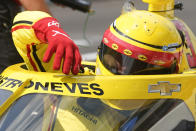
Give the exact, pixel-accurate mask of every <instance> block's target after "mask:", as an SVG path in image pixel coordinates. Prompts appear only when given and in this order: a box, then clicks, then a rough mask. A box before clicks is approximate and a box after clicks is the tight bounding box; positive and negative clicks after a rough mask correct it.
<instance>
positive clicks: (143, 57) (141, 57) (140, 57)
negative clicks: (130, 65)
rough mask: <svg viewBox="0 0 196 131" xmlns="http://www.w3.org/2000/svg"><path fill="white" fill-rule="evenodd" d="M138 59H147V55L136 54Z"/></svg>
mask: <svg viewBox="0 0 196 131" xmlns="http://www.w3.org/2000/svg"><path fill="white" fill-rule="evenodd" d="M138 59H139V60H141V61H145V60H147V57H146V56H145V55H138Z"/></svg>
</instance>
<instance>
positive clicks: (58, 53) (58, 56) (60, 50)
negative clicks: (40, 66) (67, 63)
mask: <svg viewBox="0 0 196 131" xmlns="http://www.w3.org/2000/svg"><path fill="white" fill-rule="evenodd" d="M63 55H64V48H63V46H58V48H57V50H56V54H55V58H54V63H53V69H54V70H59V68H60V66H61V61H62V58H63Z"/></svg>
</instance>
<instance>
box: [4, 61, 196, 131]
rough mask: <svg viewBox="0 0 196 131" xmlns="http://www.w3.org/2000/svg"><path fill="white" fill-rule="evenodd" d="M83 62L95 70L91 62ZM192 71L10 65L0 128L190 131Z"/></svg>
mask: <svg viewBox="0 0 196 131" xmlns="http://www.w3.org/2000/svg"><path fill="white" fill-rule="evenodd" d="M83 64H84V66H88V67H89V68H90V69H91V70H90V71H93V70H94V69H95V63H93V62H91V63H89V62H83ZM195 73H196V71H195V70H190V71H187V72H184V73H183V74H171V75H135V76H130V75H127V76H126V75H123V76H120V75H116V76H101V75H97V76H96V75H93V73H90V75H89V73H88V74H87V75H86V74H85V73H81V74H79V75H77V76H74V75H67V76H66V75H62V74H60V73H45V72H34V71H28V70H27V69H25V65H24V64H17V65H13V66H11V67H9V68H7V69H6V70H5V71H4V72H3V73H2V74H1V77H0V78H1V84H0V94H1V97H2V98H1V103H0V104H1V107H0V115H1V119H0V127H1V128H0V129H1V130H20V131H21V130H44V131H45V130H71V131H73V130H102V131H103V130H106V131H107V130H125V129H129V128H131V129H133V130H139V131H141V130H153V131H157V130H164V131H166V130H174V129H181V128H182V127H181V126H182V125H183V128H185V129H188V128H190V129H192V130H194V129H195V118H196V114H195V112H196V110H195V100H196V99H195V94H196V90H195V89H196V88H195V81H196V74H195ZM107 100H110V102H111V103H106V102H105V101H107ZM112 101H115V103H117V102H118V103H119V105H120V106H119V107H123V108H121V109H120V108H115V106H114V105H113V106H112ZM138 103H139V104H138ZM130 123H132V125H131V124H130ZM133 123H134V124H133Z"/></svg>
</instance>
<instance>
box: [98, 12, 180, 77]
mask: <svg viewBox="0 0 196 131" xmlns="http://www.w3.org/2000/svg"><path fill="white" fill-rule="evenodd" d="M182 47H183V42H182V40H181V37H180V34H179V32H178V30H177V29H176V27H175V25H174V24H173V23H172V22H171V21H170V20H169V19H167V18H165V17H163V16H161V15H158V14H155V13H152V12H149V11H142V10H133V11H131V12H127V13H124V14H121V15H120V16H119V17H118V18H117V19H116V20H115V21H114V22H113V23H112V24H111V25H110V27H109V28H108V29H107V30H106V31H105V33H104V35H103V39H102V42H101V45H100V47H99V49H98V57H97V60H96V66H97V67H96V74H102V75H146V74H171V73H178V72H179V64H180V61H181V55H182Z"/></svg>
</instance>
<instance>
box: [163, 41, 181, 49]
mask: <svg viewBox="0 0 196 131" xmlns="http://www.w3.org/2000/svg"><path fill="white" fill-rule="evenodd" d="M180 46H181V45H179V44H178V43H173V44H169V45H168V46H163V48H162V50H163V51H175V50H176V49H177V48H179V47H180Z"/></svg>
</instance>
